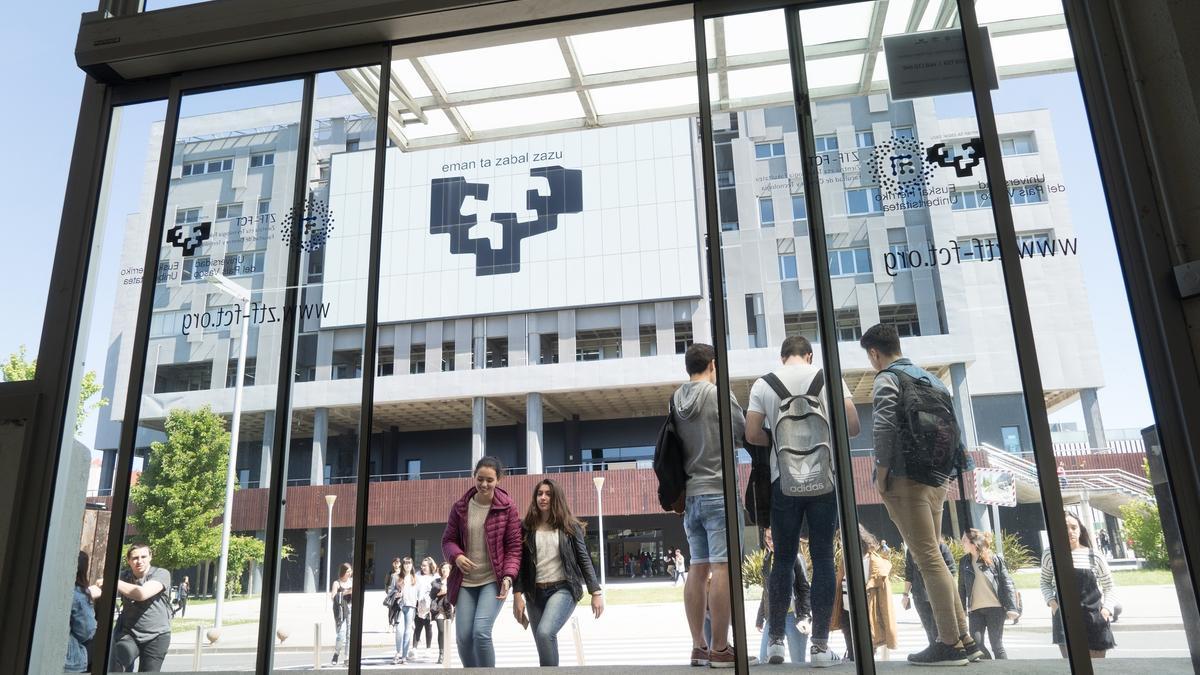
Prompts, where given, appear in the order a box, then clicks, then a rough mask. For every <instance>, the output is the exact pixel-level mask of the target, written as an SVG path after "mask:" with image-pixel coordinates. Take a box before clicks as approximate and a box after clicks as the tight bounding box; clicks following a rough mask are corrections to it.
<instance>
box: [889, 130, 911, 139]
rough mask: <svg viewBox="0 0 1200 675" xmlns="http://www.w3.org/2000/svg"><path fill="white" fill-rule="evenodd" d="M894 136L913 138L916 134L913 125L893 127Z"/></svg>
mask: <svg viewBox="0 0 1200 675" xmlns="http://www.w3.org/2000/svg"><path fill="white" fill-rule="evenodd" d="M892 137H893V138H897V139H910V140H911V139H913V138H916V135H915V134H913V128H912V127H895V128H893V129H892Z"/></svg>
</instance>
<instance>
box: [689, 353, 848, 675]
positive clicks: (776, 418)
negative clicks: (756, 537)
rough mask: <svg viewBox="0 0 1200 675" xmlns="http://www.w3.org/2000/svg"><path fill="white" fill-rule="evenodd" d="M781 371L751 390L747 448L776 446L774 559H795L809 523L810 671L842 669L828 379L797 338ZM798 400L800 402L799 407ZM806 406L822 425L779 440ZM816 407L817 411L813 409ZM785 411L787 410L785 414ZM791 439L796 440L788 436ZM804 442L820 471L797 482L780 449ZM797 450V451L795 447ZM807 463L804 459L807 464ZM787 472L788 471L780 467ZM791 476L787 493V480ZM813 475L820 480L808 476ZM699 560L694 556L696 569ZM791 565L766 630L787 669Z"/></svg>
mask: <svg viewBox="0 0 1200 675" xmlns="http://www.w3.org/2000/svg"><path fill="white" fill-rule="evenodd" d="M779 358H780V361H781V362H782V364H783V365H782V366H781V367H780V368H778V369H776V370H775V371H774V372H772V373H770V374H769V375H767V376H766V377H761V378H759V379H758V380H755V382H754V386H753V387H751V388H750V405H749V409H748V412H747V414H746V440H747V441H748V442H749V443H753V444H755V445H760V446H763V447H768V448H772V451H771V452H769V453H768V454H769V455H770V465H771V504H770V513H771V522H770V525H771V533H772V535H773V539H774V541H775V556H776V559H778V560H791V559H792V558H794V557H796V555H797V553H798V552H799V549H800V530H801V527H802V526H803V525H804V524H805V522H806V521H807V525H808V542H809V551H810V553H811V555H812V564H813V570H812V614H813V623H812V641H811V642H812V646H811V647H809V655H810V659H809V660H810V661H811V662H812V665H813V667H816V668H825V667H828V666H832V665H835V664H837V663H838V662H839V661H841V659H840V658H839V657H838V655H837V654H835V653H833V652H832V651H830V650H829V624H830V620H831V618H832V613H833V602H834V596H835V595H836V589H837V582H836V580H835V578H834V563H833V539H834V536H835V535H836V533H837V527H838V506H837V493H836V492H835V491H834V484H833V453H832V446H831V439H830V431H829V425H828V423H827V422H825V421H824V420H825V417H824V415H825V411H828V410H829V405H830V402H829V394H828V392H827V391H826V390H825V387H824V382H825V379H824V378H825V376H824V373H823V372H822V371H821V369H819V368H817V367H816V366H814V365H813V363H812V360H813V351H812V345H811V344H810V343H809V341H808V340H807V339H806V338H804V337H803V336H799V335H794V336H791V337H789V338H787V339H786V340H784V341H783V346H782V348H781V349H780V351H779ZM842 391H843V392H845V395H846V398H845V399H844V401H842V403H841V405H842V406H843V408H844V409H845V411H846V425H847V431H848V432H849V434H850V436H856V435H858V431H859V422H858V411H857V409H855V407H854V401H853V400H852V399H851V398H850V388H849V387H848V386H847V385H846V383H845V382H842ZM797 401H801V402H800V403H797ZM794 403H795V404H796V405H803V406H805V407H806V408H805V410H806V416H805V418H804V419H805V421H807V420H809V419H811V420H813V421H815V422H816V423H817V424H816V426H815V427H813V426H811V425H807V426H805V427H804V428H803V429H801V430H800V431H802V432H803V433H801V434H798V435H800V436H803V438H802V439H798V438H796V437H791V438H788V439H780V438H778V436H780V435H781V431H786V430H787V429H781V424H780V422H781V421H783V420H787V422H786V424H785V426H786V427H787V428H788V429H796V428H797V427H798V419H797V418H796V417H795V416H794V415H793V414H792V413H793V411H792V407H793V406H792V405H791V404H794ZM817 405H819V408H817V407H812V406H817ZM781 406H783V410H782V411H781ZM789 435H790V436H791V434H789ZM796 443H803V444H804V445H806V446H807V447H805V448H803V450H805V451H807V450H810V449H812V450H813V451H814V452H812V453H811V454H805V455H804V456H805V457H809V456H811V457H813V458H814V459H819V460H820V462H819V463H820V464H822V465H823V466H821V467H820V470H819V471H814V472H813V473H809V474H807V475H806V477H805V479H806V480H805V481H804V482H805V484H803V485H800V484H799V483H800V482H801V481H800V480H799V479H797V477H796V476H797V472H796V471H794V470H792V469H788V470H786V471H782V470H781V466H780V462H781V460H780V453H781V452H782V450H781V447H782V446H787V447H789V448H790V447H792V446H793V445H795V444H796ZM796 449H797V450H800V448H798V447H797V448H796ZM798 456H800V455H799V454H798V453H796V452H790V453H789V454H788V456H787V457H786V458H785V459H786V461H787V463H788V466H790V465H791V463H792V462H793V461H794V459H793V458H795V457H798ZM805 461H807V460H805ZM783 468H784V469H787V466H785V467H783ZM785 474H787V475H786V478H787V483H788V489H787V490H786V491H785V488H784V485H783V482H784V480H783V479H784V478H785ZM811 476H815V479H810V478H809V477H811ZM694 566H695V559H694V558H693V567H694ZM793 569H794V568H793V566H792V565H776V566H775V567H774V568H773V569H772V570H771V577H770V578H769V579H768V580H767V588H766V592H767V594H768V595H769V596H770V599H769V602H768V604H767V607H768V612H769V616H768V622H767V623H768V625H769V626H770V631H771V635H770V638H771V642H770V644H769V645H768V647H767V652H768V659H769V661H770V662H771V663H783V659H784V654H785V650H784V624H785V621H784V616H785V614H786V612H787V607H788V604H789V603H788V600H789V598H790V597H791V594H792V575H793Z"/></svg>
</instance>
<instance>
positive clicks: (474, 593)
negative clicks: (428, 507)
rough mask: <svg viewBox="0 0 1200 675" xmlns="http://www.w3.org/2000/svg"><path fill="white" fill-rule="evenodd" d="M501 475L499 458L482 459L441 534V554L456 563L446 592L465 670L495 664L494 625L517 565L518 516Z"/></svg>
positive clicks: (519, 541) (518, 568)
mask: <svg viewBox="0 0 1200 675" xmlns="http://www.w3.org/2000/svg"><path fill="white" fill-rule="evenodd" d="M503 477H504V465H503V464H501V463H500V460H498V459H496V458H495V457H484V458H483V459H480V460H479V462H478V463H477V464H476V465H475V487H473V488H471V489H470V490H467V493H466V494H465V495H463V496H462V499H459V500H458V501H457V502H455V503H454V506H453V507H452V508H451V509H450V518H449V520H448V521H447V522H446V532H445V534H443V535H442V553H444V554H445V556H446V560H449V561H450V562H452V563H454V569H453V570H452V571H451V572H450V580H449V585H450V588H449V591H448V595H449V596H450V604H451V605H453V606H454V613H455V618H456V620H457V622H458V623H457V626H456V628H455V633H456V636H457V637H458V656H459V658H460V659H461V660H462V664H463V667H466V668H493V667H495V665H496V651H495V649H494V648H493V647H492V625H493V624H494V623H496V615H498V614H499V613H500V607H501V606H502V605H503V604H504V601H505V599H507V598H508V592H509V590H510V589H511V588H512V583H513V579H515V578H516V577H517V573H518V572H519V571H520V568H521V518H520V516H519V515H518V514H517V507H516V504H514V503H513V501H512V499H511V498H510V497H509V496H508V493H507V492H505V491H504V490H501V489H500V488H499V487H497V485H498V483H499V482H500V479H501V478H503Z"/></svg>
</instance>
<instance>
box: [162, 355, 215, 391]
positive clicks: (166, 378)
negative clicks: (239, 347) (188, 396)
mask: <svg viewBox="0 0 1200 675" xmlns="http://www.w3.org/2000/svg"><path fill="white" fill-rule="evenodd" d="M211 386H212V361H198V362H196V363H165V364H163V365H160V366H159V367H158V369H157V370H155V371H154V393H156V394H173V393H176V392H181V391H201V390H204V389H208V388H210V387H211Z"/></svg>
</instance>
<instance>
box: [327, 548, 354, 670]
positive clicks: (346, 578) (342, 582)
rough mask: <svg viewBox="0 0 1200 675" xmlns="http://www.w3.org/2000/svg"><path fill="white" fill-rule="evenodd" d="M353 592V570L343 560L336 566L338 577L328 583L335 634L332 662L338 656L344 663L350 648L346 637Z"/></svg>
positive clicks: (335, 662) (335, 661) (334, 661)
mask: <svg viewBox="0 0 1200 675" xmlns="http://www.w3.org/2000/svg"><path fill="white" fill-rule="evenodd" d="M353 592H354V570H353V569H351V567H350V563H346V562H344V563H342V564H341V565H340V566H338V578H337V579H335V580H334V581H333V583H331V584H329V599H330V600H331V601H332V602H333V625H334V630H335V631H336V632H335V634H336V635H337V637H336V638H335V639H334V643H333V661H332V662H331V663H333V664H337V662H338V658H339V657H340V658H341V659H342V663H345V662H346V654H347V652H348V651H349V649H350V641H349V640H348V639H346V638H347V634H348V633H349V632H350V600H351V597H352V595H351V594H352V593H353Z"/></svg>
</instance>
